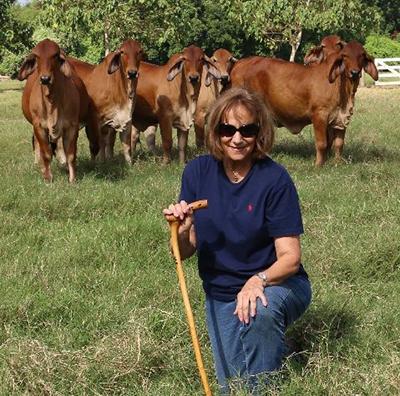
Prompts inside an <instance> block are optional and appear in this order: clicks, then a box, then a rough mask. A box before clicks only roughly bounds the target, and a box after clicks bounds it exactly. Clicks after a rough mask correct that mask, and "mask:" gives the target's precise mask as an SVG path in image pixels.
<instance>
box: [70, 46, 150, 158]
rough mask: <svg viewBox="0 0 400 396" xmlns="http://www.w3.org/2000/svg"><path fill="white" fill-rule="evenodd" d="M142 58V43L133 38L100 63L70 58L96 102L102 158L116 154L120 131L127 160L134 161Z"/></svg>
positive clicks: (100, 155) (94, 102)
mask: <svg viewBox="0 0 400 396" xmlns="http://www.w3.org/2000/svg"><path fill="white" fill-rule="evenodd" d="M142 57H143V50H142V46H141V45H140V43H139V42H138V41H136V40H131V39H130V40H126V41H124V42H123V43H122V45H121V46H120V47H119V48H118V49H117V50H116V51H114V52H111V53H110V54H108V55H107V56H106V57H105V59H104V60H103V61H102V62H101V63H100V64H99V65H97V66H94V65H90V64H89V63H86V62H82V61H80V60H78V59H74V58H68V60H69V61H70V63H71V64H72V65H73V66H74V68H75V70H76V72H77V73H78V75H79V76H80V77H81V78H82V80H83V82H84V83H85V86H86V89H87V91H88V93H89V96H90V98H91V100H92V101H93V104H94V108H95V112H96V117H97V120H98V123H99V126H100V129H101V134H100V139H99V143H100V153H99V157H100V160H104V159H105V158H110V157H112V155H113V142H114V140H115V134H116V132H120V138H121V142H122V147H123V152H124V157H125V160H126V161H127V162H128V163H132V156H131V123H132V121H131V120H132V113H133V109H134V107H135V102H136V86H137V82H138V75H139V74H138V70H139V65H140V61H141V60H142Z"/></svg>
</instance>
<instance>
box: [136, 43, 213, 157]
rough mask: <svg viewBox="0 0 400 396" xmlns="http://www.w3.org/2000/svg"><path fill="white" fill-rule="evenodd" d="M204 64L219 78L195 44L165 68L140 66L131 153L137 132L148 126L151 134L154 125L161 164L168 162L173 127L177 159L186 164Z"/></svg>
mask: <svg viewBox="0 0 400 396" xmlns="http://www.w3.org/2000/svg"><path fill="white" fill-rule="evenodd" d="M203 65H204V66H205V67H206V69H207V71H208V72H209V73H211V74H213V75H214V76H215V77H216V78H219V77H220V74H219V72H218V70H217V69H216V68H215V67H214V66H213V64H212V62H211V61H210V59H208V58H207V56H206V55H205V54H204V52H203V50H202V49H200V48H199V47H196V46H195V45H191V46H189V47H187V48H185V49H184V50H183V51H182V52H181V53H178V54H175V55H173V56H171V58H170V59H169V61H168V63H167V64H165V65H162V66H158V65H153V64H151V63H145V62H142V63H141V64H140V69H139V73H140V78H139V82H138V86H137V102H136V107H135V111H134V113H133V128H132V151H134V150H135V147H136V143H137V141H138V139H139V131H144V130H146V129H147V128H149V127H152V129H153V131H154V130H155V129H154V125H156V124H159V125H160V131H161V140H162V147H163V162H164V163H169V162H170V161H171V149H172V128H173V127H175V128H176V129H177V131H178V147H179V160H180V161H181V162H185V159H186V147H187V139H188V132H189V129H190V127H191V126H192V124H193V116H194V112H195V110H196V102H197V98H198V95H199V90H200V77H201V74H202V71H203ZM153 143H154V142H153ZM153 143H152V144H153Z"/></svg>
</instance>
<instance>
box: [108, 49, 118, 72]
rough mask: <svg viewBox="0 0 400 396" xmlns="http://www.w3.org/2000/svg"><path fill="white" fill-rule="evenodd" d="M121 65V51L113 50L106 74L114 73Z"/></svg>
mask: <svg viewBox="0 0 400 396" xmlns="http://www.w3.org/2000/svg"><path fill="white" fill-rule="evenodd" d="M120 67H121V51H115V52H114V54H113V55H112V57H111V59H110V63H109V64H108V69H107V72H108V74H113V73H115V72H116V71H117V70H118V69H119V68H120Z"/></svg>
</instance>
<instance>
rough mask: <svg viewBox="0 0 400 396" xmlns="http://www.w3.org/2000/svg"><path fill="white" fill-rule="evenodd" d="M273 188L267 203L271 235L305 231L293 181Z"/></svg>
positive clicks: (277, 235) (268, 225) (294, 233)
mask: <svg viewBox="0 0 400 396" xmlns="http://www.w3.org/2000/svg"><path fill="white" fill-rule="evenodd" d="M288 178H289V180H286V181H285V183H284V184H283V185H281V186H279V187H278V188H276V189H273V190H272V191H271V193H270V194H269V196H268V199H267V203H266V210H265V216H266V222H267V228H268V234H269V235H270V236H271V237H282V236H291V235H300V234H302V233H303V232H304V229H303V221H302V218H301V211H300V204H299V197H298V195H297V191H296V187H295V186H294V184H293V181H292V180H291V179H290V177H289V176H288Z"/></svg>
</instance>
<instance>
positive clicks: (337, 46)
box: [304, 35, 346, 65]
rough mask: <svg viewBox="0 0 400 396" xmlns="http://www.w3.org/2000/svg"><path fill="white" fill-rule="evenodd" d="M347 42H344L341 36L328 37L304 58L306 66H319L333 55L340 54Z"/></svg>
mask: <svg viewBox="0 0 400 396" xmlns="http://www.w3.org/2000/svg"><path fill="white" fill-rule="evenodd" d="M345 45H346V42H345V41H343V40H342V39H341V38H340V37H339V36H336V35H331V36H326V37H324V38H323V39H322V40H321V44H320V45H317V46H315V47H312V48H311V49H310V50H309V51H308V52H307V54H306V56H305V57H304V64H305V65H310V64H319V63H321V62H323V61H324V60H325V59H327V57H328V56H329V55H330V54H332V53H339V52H340V51H341V50H342V49H343V48H344V46H345Z"/></svg>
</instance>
